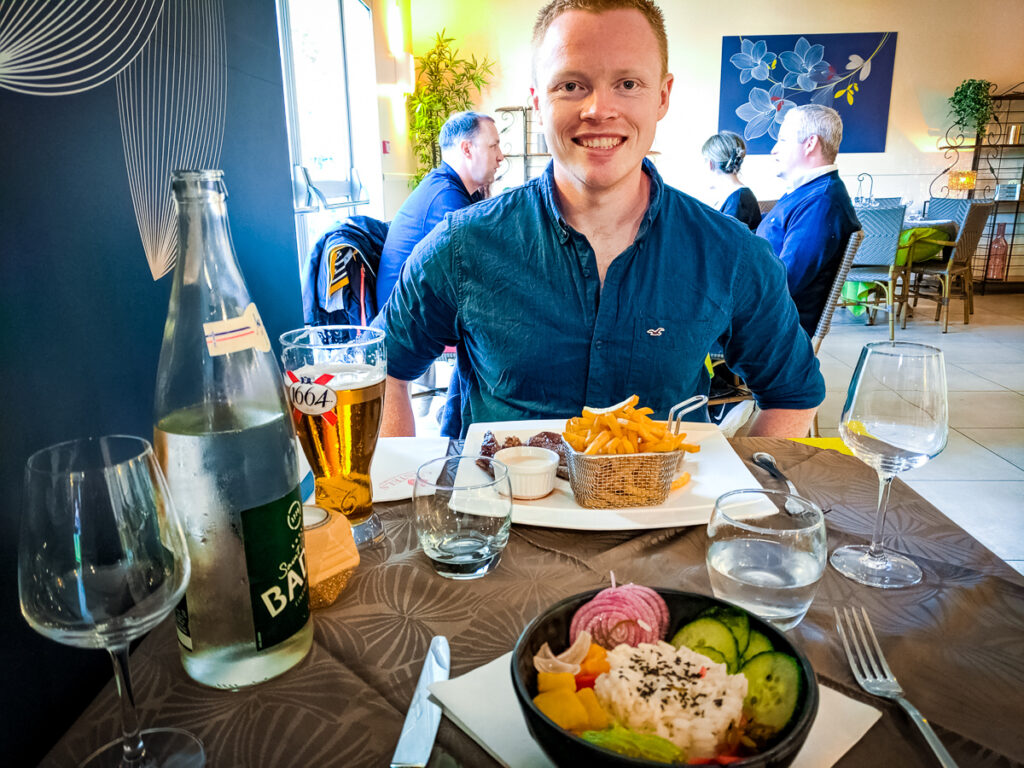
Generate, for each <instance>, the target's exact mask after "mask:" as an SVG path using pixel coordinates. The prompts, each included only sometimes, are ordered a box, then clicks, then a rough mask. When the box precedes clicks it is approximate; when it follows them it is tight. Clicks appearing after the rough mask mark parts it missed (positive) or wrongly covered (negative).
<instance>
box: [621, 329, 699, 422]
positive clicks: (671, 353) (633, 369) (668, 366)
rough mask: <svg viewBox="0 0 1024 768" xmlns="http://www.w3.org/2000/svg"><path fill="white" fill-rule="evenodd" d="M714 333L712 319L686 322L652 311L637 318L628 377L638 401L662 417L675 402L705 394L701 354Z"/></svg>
mask: <svg viewBox="0 0 1024 768" xmlns="http://www.w3.org/2000/svg"><path fill="white" fill-rule="evenodd" d="M717 336H718V333H717V331H716V323H715V322H714V320H711V319H703V320H701V319H698V320H689V321H687V322H686V323H681V322H679V321H678V320H676V321H674V322H673V321H670V320H668V319H667V318H665V317H662V318H660V319H659V318H658V317H655V316H652V315H644V316H641V317H640V318H639V319H637V321H636V323H635V327H634V329H633V348H632V354H631V355H630V360H629V374H628V379H627V381H628V383H629V387H630V390H631V391H632V392H636V393H637V394H638V395H639V396H640V404H641V405H647V406H650V407H651V408H653V409H654V411H655V413H656V414H658V415H659V416H662V417H664V416H665V412H667V411H668V409H669V408H671V407H672V406H673V405H675V404H676V403H678V402H680V401H682V400H685V399H686V398H688V397H691V396H692V395H696V394H705V393H704V391H703V390H704V387H703V386H702V382H701V373H702V371H704V358H705V357H706V356H707V353H708V352H709V351H710V348H711V345H712V344H713V343H714V341H715V339H716V338H717Z"/></svg>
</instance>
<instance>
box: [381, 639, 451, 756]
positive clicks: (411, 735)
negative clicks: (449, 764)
mask: <svg viewBox="0 0 1024 768" xmlns="http://www.w3.org/2000/svg"><path fill="white" fill-rule="evenodd" d="M450 669H451V654H450V652H449V650H448V638H446V637H442V636H441V635H438V636H437V637H435V638H434V639H433V640H431V641H430V649H429V650H428V651H427V658H426V659H424V660H423V671H422V672H420V680H419V682H418V683H416V691H415V692H414V693H413V695H412V703H411V704H409V714H407V715H406V716H405V724H404V725H403V726H402V735H401V736H399V737H398V746H397V747H395V756H394V757H392V758H391V768H425V766H426V764H427V762H428V761H429V760H430V752H431V750H433V748H434V737H435V736H437V726H438V725H439V724H440V723H441V708H440V707H439V706H437V704H435V703H433V702H432V701H430V684H431V683H436V682H437V681H438V680H447V679H448V672H449V670H450Z"/></svg>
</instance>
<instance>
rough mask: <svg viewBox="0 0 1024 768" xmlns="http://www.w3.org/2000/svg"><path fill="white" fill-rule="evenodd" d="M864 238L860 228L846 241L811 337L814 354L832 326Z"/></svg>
mask: <svg viewBox="0 0 1024 768" xmlns="http://www.w3.org/2000/svg"><path fill="white" fill-rule="evenodd" d="M863 239H864V230H863V229H858V230H857V231H856V232H854V233H853V234H852V235H850V239H849V240H847V241H846V250H845V251H844V252H843V258H842V259H841V260H840V262H839V269H837V270H836V276H835V278H833V280H832V290H830V291H829V292H828V299H827V300H826V301H825V306H824V307H823V308H822V310H821V317H820V318H818V325H817V327H816V328H815V329H814V336H813V337H812V338H811V344H813V345H814V354H818V350H819V349H821V342H822V341H824V340H825V336H826V335H827V334H828V332H829V329H830V328H831V327H832V315H833V314H835V311H836V304H838V303H839V297H840V296H841V295H842V293H843V283H845V282H846V280H847V276H848V275H849V274H850V267H852V266H853V260H854V258H855V257H856V256H857V250H858V249H859V248H860V244H861V241H862V240H863Z"/></svg>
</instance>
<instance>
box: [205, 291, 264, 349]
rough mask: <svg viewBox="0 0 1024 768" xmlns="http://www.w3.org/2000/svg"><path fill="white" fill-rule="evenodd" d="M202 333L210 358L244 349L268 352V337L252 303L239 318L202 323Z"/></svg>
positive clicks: (257, 311)
mask: <svg viewBox="0 0 1024 768" xmlns="http://www.w3.org/2000/svg"><path fill="white" fill-rule="evenodd" d="M203 333H205V334H206V349H207V351H208V352H209V353H210V357H217V356H218V355H229V354H231V353H232V352H241V351H242V350H244V349H256V350H258V351H260V352H269V351H270V337H269V336H267V329H266V328H264V327H263V321H262V320H261V319H260V313H259V310H257V309H256V305H255V304H252V303H250V304H249V306H248V307H246V308H245V312H243V313H242V314H241V316H239V317H231V318H228V319H227V320H215V321H214V322H212V323H203Z"/></svg>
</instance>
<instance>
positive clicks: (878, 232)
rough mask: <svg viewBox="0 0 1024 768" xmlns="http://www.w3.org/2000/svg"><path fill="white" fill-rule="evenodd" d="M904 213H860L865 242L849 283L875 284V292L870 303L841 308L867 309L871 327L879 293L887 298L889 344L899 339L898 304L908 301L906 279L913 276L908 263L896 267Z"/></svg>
mask: <svg viewBox="0 0 1024 768" xmlns="http://www.w3.org/2000/svg"><path fill="white" fill-rule="evenodd" d="M905 212H906V206H905V205H899V206H896V207H894V208H884V207H881V208H858V209H857V218H858V219H860V224H861V226H862V227H863V228H864V239H863V241H862V242H861V244H860V248H859V249H858V251H857V260H856V263H855V264H854V265H853V267H852V268H851V269H850V274H849V275H848V276H847V278H846V279H847V280H851V281H854V282H858V283H874V285H875V288H876V290H875V292H874V295H873V296H872V297H870V298H868V299H864V300H855V299H846V300H842V301H840V302H839V304H838V306H840V307H851V306H868V307H869V309H868V325H871V324H872V323H874V321H875V315H876V314H877V312H878V309H879V301H878V299H879V295H878V291H879V290H880V291H881V293H882V294H883V295H884V297H885V311H886V313H887V314H888V315H889V341H893V340H894V339H895V338H896V309H897V305H898V304H899V303H902V302H903V301H906V293H907V278H908V277H909V276H910V273H909V271H908V268H907V265H906V264H905V263H904V264H897V263H896V262H897V261H898V259H897V256H898V254H899V246H900V232H902V231H903V214H904V213H905ZM897 285H899V286H900V287H902V289H903V290H902V295H901V296H900V299H899V301H897V300H896V288H897Z"/></svg>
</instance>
